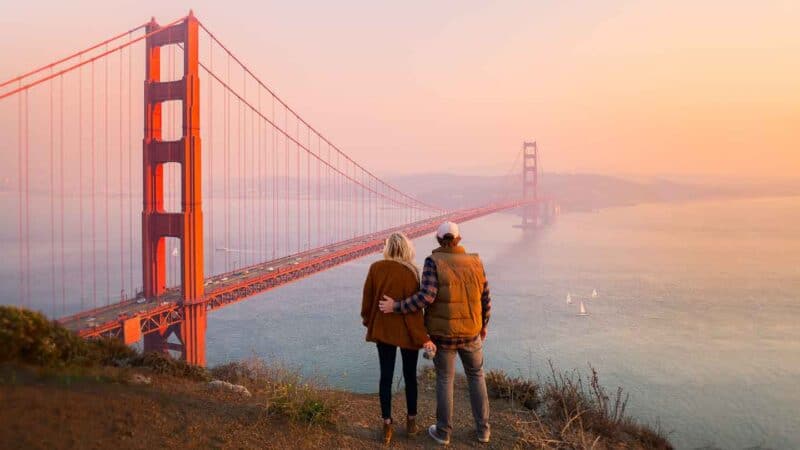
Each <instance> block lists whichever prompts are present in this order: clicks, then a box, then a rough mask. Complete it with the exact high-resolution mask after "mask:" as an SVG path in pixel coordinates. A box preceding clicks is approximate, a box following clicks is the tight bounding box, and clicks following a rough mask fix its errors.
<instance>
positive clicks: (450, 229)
mask: <svg viewBox="0 0 800 450" xmlns="http://www.w3.org/2000/svg"><path fill="white" fill-rule="evenodd" d="M448 233H449V234H452V235H453V238H457V237H459V236H460V234H459V232H458V225H456V224H454V223H453V222H444V223H442V224H441V225H439V229H438V230H436V237H438V238H439V239H441V238H443V237H444V235H446V234H448Z"/></svg>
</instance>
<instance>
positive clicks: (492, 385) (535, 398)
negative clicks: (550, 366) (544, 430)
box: [486, 370, 541, 409]
mask: <svg viewBox="0 0 800 450" xmlns="http://www.w3.org/2000/svg"><path fill="white" fill-rule="evenodd" d="M486 388H487V390H488V391H489V395H491V396H492V397H494V398H500V399H505V400H509V401H511V402H512V403H517V404H519V405H521V406H523V407H524V408H526V409H536V408H538V407H539V404H540V403H541V399H540V398H539V385H538V384H537V383H535V382H533V381H531V380H526V379H523V378H518V377H516V378H515V377H510V376H508V375H507V374H506V373H505V372H502V371H499V370H490V371H489V372H487V373H486Z"/></svg>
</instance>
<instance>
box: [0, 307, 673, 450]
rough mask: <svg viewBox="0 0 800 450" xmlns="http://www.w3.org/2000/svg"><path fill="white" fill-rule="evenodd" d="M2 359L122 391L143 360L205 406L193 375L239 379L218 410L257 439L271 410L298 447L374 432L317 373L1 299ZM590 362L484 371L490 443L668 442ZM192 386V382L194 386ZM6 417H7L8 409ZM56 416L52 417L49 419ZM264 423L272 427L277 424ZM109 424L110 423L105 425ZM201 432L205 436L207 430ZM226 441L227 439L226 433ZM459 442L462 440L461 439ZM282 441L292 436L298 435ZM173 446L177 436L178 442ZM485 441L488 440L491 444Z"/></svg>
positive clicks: (353, 402) (357, 403)
mask: <svg viewBox="0 0 800 450" xmlns="http://www.w3.org/2000/svg"><path fill="white" fill-rule="evenodd" d="M4 363H10V364H11V365H12V366H13V365H14V364H16V365H23V366H24V365H27V366H34V367H35V368H37V369H36V370H38V371H39V375H37V376H38V377H40V378H41V377H44V378H42V379H51V380H54V381H56V382H57V383H56V384H57V385H58V386H60V385H62V384H63V385H66V386H76V384H74V383H75V380H82V379H83V380H88V379H91V380H94V382H95V383H97V382H99V383H101V384H95V385H93V386H94V387H93V388H92V389H96V390H98V391H103V390H107V389H112V390H119V391H120V392H128V391H126V390H125V389H124V388H123V387H113V386H119V385H124V384H126V382H127V378H128V377H129V374H130V372H131V371H138V370H141V369H145V370H147V371H149V372H151V373H153V374H154V375H156V376H158V377H160V378H159V382H160V383H162V384H163V385H164V387H163V389H165V391H164V392H165V395H166V392H168V391H169V390H170V389H172V388H173V387H182V388H184V389H189V390H190V391H191V392H188V394H189V397H188V398H190V399H192V400H191V401H192V402H200V403H202V404H206V403H208V404H209V405H210V406H209V407H210V408H212V411H216V410H215V409H213V408H217V407H220V405H223V404H222V403H214V402H219V401H221V400H220V399H217V398H216V397H213V396H212V397H209V398H207V397H206V396H207V395H210V394H206V393H201V392H199V391H197V389H201V390H203V392H207V391H208V390H207V389H205V388H203V387H202V385H199V384H198V383H196V381H207V380H209V379H211V378H217V379H221V380H224V381H228V382H230V383H234V384H241V385H244V386H246V387H247V388H248V389H249V390H250V391H251V392H252V393H253V400H252V401H254V402H255V403H252V402H251V403H250V404H248V403H239V401H240V400H237V401H235V402H233V403H224V405H225V406H224V409H223V411H224V412H225V414H229V413H230V414H232V415H234V416H235V415H239V414H244V416H243V417H247V418H248V419H247V420H250V421H251V422H253V431H252V436H251V438H252V439H254V441H253V442H261V441H260V439H263V436H262V435H261V434H260V433H261V431H260V430H262V428H261V427H263V426H266V425H264V424H261V421H262V420H269V419H270V418H272V419H275V420H279V421H283V422H284V423H288V424H290V425H291V427H303V428H304V429H305V431H303V432H301V435H302V436H305V437H306V438H307V439H305V440H304V441H303V442H304V444H303V445H302V446H303V447H305V448H319V447H325V446H327V445H329V444H331V443H333V442H336V443H337V444H336V445H339V446H347V447H352V446H353V445H354V443H357V444H358V446H359V447H361V448H364V447H366V448H369V447H371V446H372V445H373V444H374V443H375V441H374V440H373V439H374V437H372V435H371V434H370V433H368V432H366V430H368V429H370V427H371V425H369V423H370V422H369V420H366V419H365V411H371V410H372V409H374V410H375V413H376V414H377V399H376V398H374V397H372V396H360V395H357V394H351V393H347V392H343V391H336V390H332V389H327V388H325V387H324V386H323V385H322V384H321V383H319V382H315V381H314V380H307V379H304V378H303V377H302V376H301V375H300V374H299V372H298V371H297V370H293V369H290V368H288V367H285V366H283V365H280V364H269V365H268V364H266V363H265V362H264V361H262V360H259V359H257V358H251V359H247V360H244V361H240V362H232V363H228V364H224V365H221V366H217V367H215V368H213V369H211V370H210V371H209V370H206V369H205V368H200V367H196V366H191V365H188V364H186V363H185V362H183V361H179V360H175V359H172V358H170V357H168V356H167V355H163V354H156V353H148V354H144V355H142V354H138V353H137V352H135V351H134V350H132V349H131V348H129V347H127V346H125V345H123V344H122V343H121V342H119V341H113V340H93V341H85V340H82V339H80V338H78V337H77V336H76V335H74V334H73V333H71V332H69V331H68V330H66V329H64V328H63V327H61V326H60V325H59V324H57V323H55V322H51V321H48V320H47V319H46V318H45V317H44V316H43V315H41V314H39V313H35V312H31V311H26V310H23V309H19V308H13V307H0V368H2V367H3V364H4ZM590 369H591V370H590V374H589V376H588V377H587V378H586V379H584V378H583V377H582V376H580V375H579V374H578V373H577V372H572V373H559V372H557V371H556V370H555V369H554V368H553V366H552V364H551V365H550V376H549V378H548V379H546V380H544V381H542V380H530V379H524V378H521V377H511V376H509V375H507V374H505V373H503V372H499V371H490V372H488V373H487V376H486V381H487V388H488V390H489V392H490V395H491V396H492V397H493V398H495V399H499V400H500V401H499V402H498V401H497V400H495V403H494V405H493V406H492V408H493V421H494V422H495V425H496V426H495V427H494V431H495V434H496V436H495V437H496V438H497V440H495V439H493V442H498V444H497V445H500V446H499V447H496V448H506V447H512V446H516V447H519V448H548V449H671V448H672V446H671V445H670V443H669V441H668V440H667V439H666V438H665V437H664V436H663V435H662V433H661V432H660V430H659V429H658V428H657V427H656V428H655V429H653V428H652V427H649V426H647V425H643V424H640V423H638V422H636V421H635V420H634V419H632V418H630V417H629V416H627V415H626V407H627V404H628V396H627V394H625V393H624V392H623V390H622V389H621V388H617V389H616V390H615V391H613V392H610V393H609V392H607V391H606V390H605V388H603V386H602V385H601V384H600V381H599V378H598V374H597V372H596V371H595V370H594V369H593V368H590ZM6 372H7V373H5V372H4V374H2V376H0V387H1V386H3V385H4V384H7V385H10V386H16V385H17V382H18V381H17V378H16V376H17V375H16V373H17V372H18V371H17V370H14V369H10V370H6ZM20 373H21V372H20ZM170 377H172V378H170ZM435 377H436V375H435V371H434V370H433V369H432V368H430V367H427V368H426V369H424V370H423V371H422V372H421V373H420V375H419V378H420V381H421V385H420V386H421V394H422V402H423V404H424V403H425V402H428V403H433V402H435V398H434V396H433V392H434V390H433V381H434V380H435ZM62 378H63V380H62ZM170 379H172V380H176V382H177V384H173V383H172V382H170V381H169V380H170ZM61 381H64V382H63V383H61ZM25 383H28V384H31V383H33V384H37V383H39V384H40V388H41V382H40V381H35V380H34V381H31V380H28V381H26V382H25ZM181 383H183V384H181ZM459 383H460V385H462V386H461V389H462V390H464V389H465V386H463V385H464V382H463V379H459V381H458V382H457V384H459ZM23 384H24V383H23ZM184 385H185V386H184ZM191 385H194V386H196V387H195V388H192V387H191ZM170 386H171V387H170ZM48 389H49V388H48ZM54 389H57V388H55V387H54ZM12 391H13V390H12ZM10 392H11V391H10ZM20 392H21V391H20ZM36 392H37V391H36V389H33V388H32V387H31V390H30V392H28V391H26V394H25V395H24V396H21V397H20V399H19V400H20V402H23V403H24V401H25V398H24V397H25V396H32V397H36V396H37V395H38V394H36ZM70 392H71V393H70V395H73V394H74V396H76V398H82V397H81V395H83V394H81V393H80V392H77V391H76V392H72V391H70ZM91 392H92V391H91V390H90V391H89V392H87V394H89V395H92V394H91ZM142 393H143V392H140V391H138V390H135V389H133V390H131V391H130V394H131V395H139V394H142ZM426 395H427V400H426ZM36 398H40V399H41V401H42V402H48V401H51V400H58V399H52V398H49V397H47V396H39V397H36ZM87 401H89V399H87ZM91 401H93V402H94V401H97V400H91ZM180 401H184V400H183V399H181V398H180V397H176V398H174V399H171V400H170V402H176V404H175V405H173V406H174V414H175V415H176V416H182V415H183V414H185V411H186V410H187V409H186V408H189V409H192V408H195V406H186V405H183V404H182V403H181V404H178V403H180ZM209 402H211V403H209ZM226 402H227V400H226ZM55 403H58V402H57V401H56V402H55ZM20 404H22V403H20ZM181 405H183V406H181ZM213 405H216V406H213ZM58 407H61V406H58ZM425 409H426V410H429V411H433V410H434V409H435V407H434V405H433V404H428V406H427V408H425ZM156 410H157V409H156ZM467 410H468V407H467V406H466V405H462V412H463V411H467ZM154 411H155V410H154ZM40 413H41V411H40ZM42 414H43V413H42ZM126 414H127V413H126ZM148 414H152V413H148ZM368 414H369V413H368ZM467 414H468V413H467ZM145 415H146V414H145ZM262 415H263V418H262ZM9 417H10V418H12V417H13V415H12V416H9ZM237 417H238V416H237ZM376 417H377V415H376ZM432 419H433V418H432V417H429V418H428V420H432ZM462 419H464V420H463V421H462V422H464V423H468V422H469V420H466V419H467V418H466V417H462ZM32 420H33V419H32ZM54 420H55V422H58V420H57V419H54ZM365 420H366V421H365ZM55 422H54V423H55ZM221 423H222V426H227V422H224V421H223V422H221ZM376 423H377V422H376ZM464 423H462V426H463V425H464ZM318 425H325V426H318ZM329 425H332V426H329ZM268 426H269V427H272V428H274V427H275V426H276V425H275V424H272V425H268ZM309 426H313V430H311V429H309V428H308V427H309ZM114 427H117V425H114V426H113V427H112V429H113V428H114ZM365 427H366V428H365ZM123 428H124V427H123ZM157 432H164V430H161V431H157ZM270 432H271V433H283V434H285V435H286V438H287V439H290V438H291V435H292V434H293V433H292V432H285V430H283V429H282V428H281V429H271V431H270ZM287 433H288V434H287ZM240 437H241V436H240ZM205 438H209V439H211V438H214V436H210V437H209V436H205V437H204V439H205ZM459 439H461V438H459V437H456V442H458V440H459ZM225 441H226V442H227V438H225ZM467 441H469V439H466V441H465V442H467ZM287 442H293V443H294V444H299V441H291V440H290V441H287ZM326 443H327V444H326ZM407 444H408V445H409V446H410V447H416V446H417V444H416V443H414V442H413V441H409V442H408V443H407ZM462 444H463V442H462ZM398 445H400V444H399V442H398ZM180 446H182V445H178V447H180ZM456 446H459V445H456ZM491 447H492V448H495V444H492V446H491Z"/></svg>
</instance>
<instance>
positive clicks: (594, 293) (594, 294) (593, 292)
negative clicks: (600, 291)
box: [592, 289, 597, 298]
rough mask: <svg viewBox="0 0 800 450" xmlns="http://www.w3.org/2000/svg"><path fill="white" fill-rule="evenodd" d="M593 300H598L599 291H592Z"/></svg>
mask: <svg viewBox="0 0 800 450" xmlns="http://www.w3.org/2000/svg"><path fill="white" fill-rule="evenodd" d="M592 298H597V289H592Z"/></svg>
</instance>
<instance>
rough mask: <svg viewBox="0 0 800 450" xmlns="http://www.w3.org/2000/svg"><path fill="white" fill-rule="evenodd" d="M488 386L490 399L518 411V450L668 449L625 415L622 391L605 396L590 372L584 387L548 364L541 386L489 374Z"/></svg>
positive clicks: (574, 377) (655, 435)
mask: <svg viewBox="0 0 800 450" xmlns="http://www.w3.org/2000/svg"><path fill="white" fill-rule="evenodd" d="M489 386H491V387H490V392H492V393H493V395H494V396H496V397H499V398H506V399H509V400H510V401H516V402H517V404H518V405H520V406H521V407H522V408H520V409H518V410H517V411H516V414H515V417H514V429H515V430H516V431H517V433H518V435H519V444H520V446H524V447H531V448H555V449H618V448H623V449H672V445H671V444H670V443H669V441H668V440H667V439H666V437H665V436H664V435H663V434H662V433H661V431H660V430H659V429H658V427H656V428H655V429H653V428H651V427H649V426H647V425H644V424H640V423H638V422H637V421H636V420H634V419H632V418H631V417H629V416H627V415H626V414H625V409H626V407H627V404H628V395H627V394H625V393H624V392H623V390H622V388H617V389H616V390H615V391H614V392H613V393H612V394H609V393H608V392H607V391H606V389H605V388H604V387H603V386H602V385H601V384H600V380H599V377H598V374H597V371H596V370H595V369H594V368H591V367H590V375H589V377H588V382H587V381H585V380H584V378H583V377H582V376H581V375H580V374H578V373H577V372H572V373H559V372H557V371H556V370H555V368H554V367H553V365H552V364H551V365H550V378H549V379H547V380H545V381H544V382H542V383H536V382H534V381H531V380H523V379H520V378H511V377H508V376H506V375H505V374H503V373H498V372H490V374H489V375H488V376H487V387H489ZM523 399H525V400H527V402H523V401H522V400H523ZM526 403H527V404H526Z"/></svg>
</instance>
